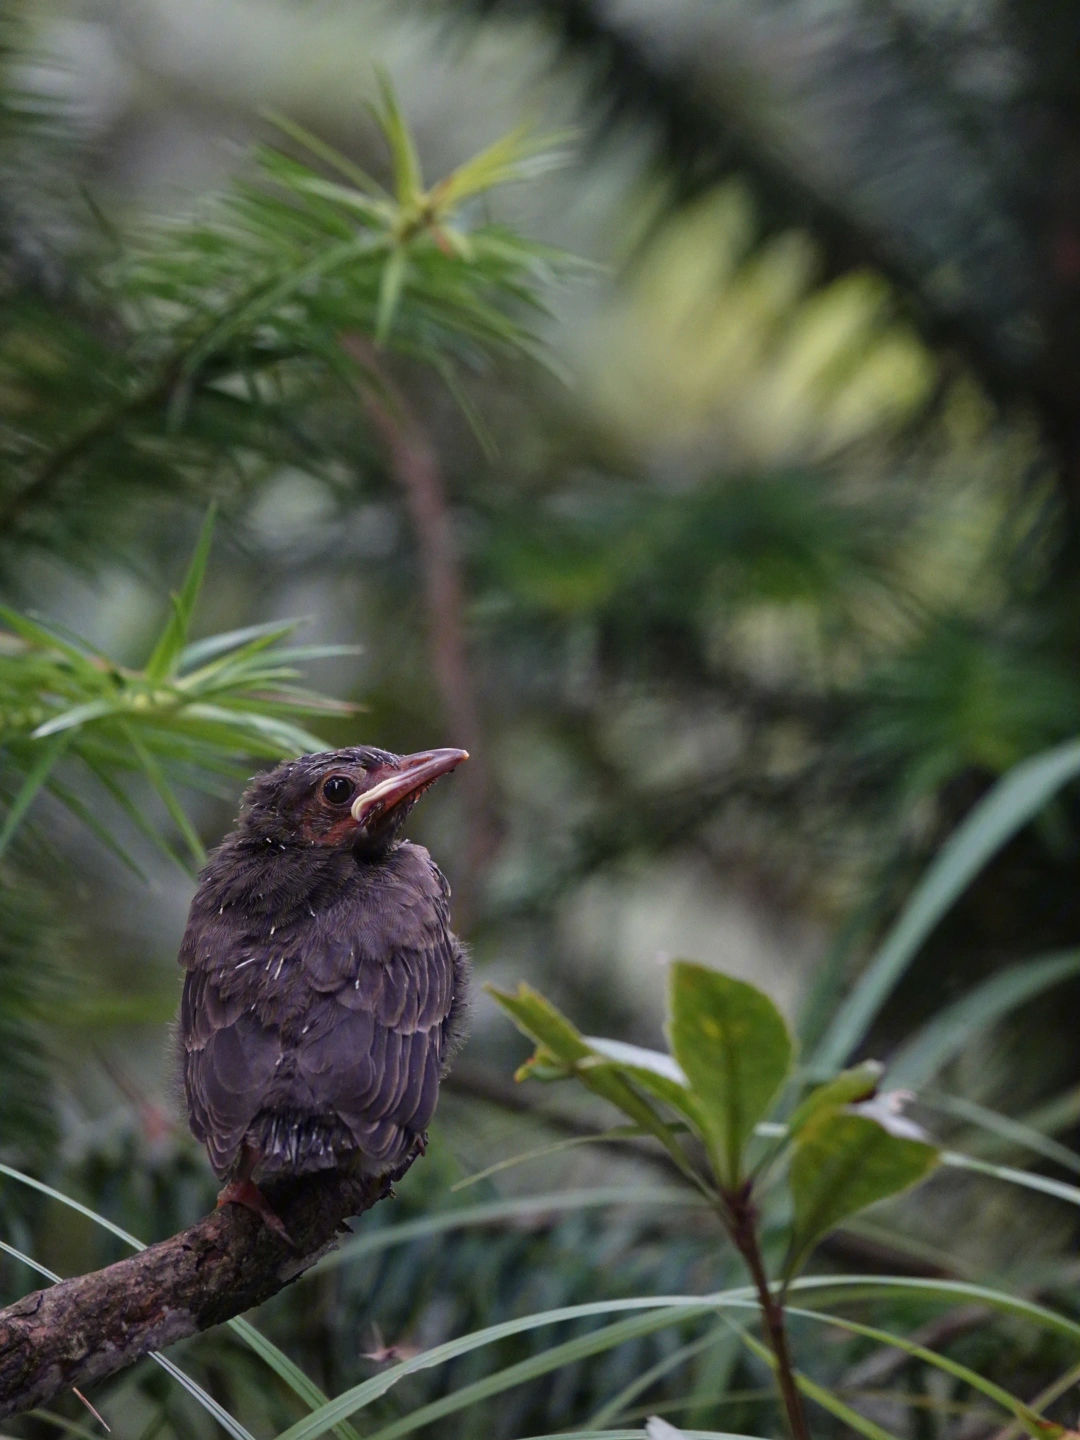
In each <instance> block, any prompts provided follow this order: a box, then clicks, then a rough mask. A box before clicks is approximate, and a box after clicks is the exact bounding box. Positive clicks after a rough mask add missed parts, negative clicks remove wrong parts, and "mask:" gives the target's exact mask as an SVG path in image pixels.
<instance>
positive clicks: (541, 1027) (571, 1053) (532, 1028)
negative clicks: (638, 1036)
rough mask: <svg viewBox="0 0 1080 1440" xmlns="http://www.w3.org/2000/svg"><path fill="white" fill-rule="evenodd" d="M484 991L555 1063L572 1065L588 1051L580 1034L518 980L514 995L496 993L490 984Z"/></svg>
mask: <svg viewBox="0 0 1080 1440" xmlns="http://www.w3.org/2000/svg"><path fill="white" fill-rule="evenodd" d="M484 989H485V990H486V991H487V992H488V994H489V995H490V996H491V997H492V999H493V1000H494V1001H495V1003H496V1004H497V1005H501V1006H502V1008H503V1009H504V1010H505V1011H506V1013H507V1014H508V1015H509V1016H510V1018H511V1019H512V1020H513V1022H514V1024H515V1025H516V1026H517V1027H518V1029H519V1030H522V1031H524V1033H525V1034H526V1035H527V1036H528V1037H529V1039H530V1040H535V1042H536V1043H537V1045H542V1046H543V1048H544V1049H545V1050H548V1051H550V1052H551V1054H552V1055H553V1056H554V1057H555V1059H556V1060H562V1061H563V1062H564V1063H565V1064H567V1065H573V1064H575V1063H576V1062H577V1061H578V1060H584V1059H586V1058H587V1057H588V1056H589V1055H590V1054H591V1053H592V1052H591V1051H590V1049H589V1046H588V1044H587V1042H586V1041H585V1039H584V1038H583V1036H582V1035H581V1034H580V1032H579V1031H578V1030H577V1029H576V1028H575V1027H574V1026H573V1025H572V1024H571V1023H570V1021H569V1020H567V1018H566V1016H565V1015H562V1014H560V1012H559V1011H558V1010H556V1009H555V1006H554V1005H552V1003H551V1001H550V1000H545V998H544V997H543V995H541V994H540V992H539V991H538V990H534V989H533V988H532V986H531V985H526V984H525V982H524V980H522V981H521V982H520V983H519V985H518V988H517V991H516V993H514V994H511V993H510V992H509V991H508V990H499V989H497V988H496V987H495V986H494V985H485V986H484Z"/></svg>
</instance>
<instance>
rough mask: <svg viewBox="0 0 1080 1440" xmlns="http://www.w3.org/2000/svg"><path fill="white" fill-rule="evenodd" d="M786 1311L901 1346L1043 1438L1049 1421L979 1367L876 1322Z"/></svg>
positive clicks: (907, 1353) (801, 1311)
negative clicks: (971, 1368) (984, 1376)
mask: <svg viewBox="0 0 1080 1440" xmlns="http://www.w3.org/2000/svg"><path fill="white" fill-rule="evenodd" d="M787 1313H788V1314H789V1315H800V1316H802V1317H803V1318H804V1319H807V1320H817V1321H820V1322H823V1323H824V1324H826V1325H835V1326H837V1327H838V1328H839V1329H841V1330H847V1331H848V1332H849V1333H850V1334H852V1335H862V1336H864V1337H865V1338H866V1339H868V1340H877V1341H878V1342H879V1344H882V1345H887V1346H889V1347H890V1348H891V1349H894V1350H902V1351H903V1352H904V1354H905V1355H911V1356H912V1357H913V1358H914V1359H916V1360H922V1361H923V1362H924V1363H925V1364H927V1365H932V1366H934V1368H935V1369H937V1370H942V1371H944V1372H945V1374H946V1375H951V1376H952V1377H953V1379H954V1380H960V1381H962V1382H963V1383H964V1384H965V1385H970V1387H971V1388H972V1389H973V1390H977V1391H978V1392H979V1394H980V1395H985V1396H986V1398H987V1399H988V1400H992V1401H993V1402H994V1404H995V1405H1000V1406H1001V1408H1002V1409H1003V1410H1006V1411H1008V1413H1009V1414H1010V1415H1011V1416H1012V1417H1013V1419H1015V1420H1018V1421H1019V1422H1020V1424H1021V1425H1023V1427H1024V1429H1025V1430H1027V1431H1028V1433H1029V1434H1033V1435H1034V1436H1035V1437H1036V1440H1043V1435H1044V1433H1045V1424H1046V1422H1045V1421H1042V1420H1041V1417H1040V1416H1038V1415H1036V1414H1035V1412H1034V1411H1033V1410H1032V1409H1031V1408H1030V1407H1029V1406H1027V1405H1025V1404H1024V1402H1023V1401H1022V1400H1019V1399H1017V1397H1016V1396H1015V1395H1011V1394H1010V1393H1009V1391H1008V1390H1005V1389H1003V1388H1002V1387H1001V1386H1000V1385H995V1384H994V1382H993V1381H992V1380H986V1379H984V1378H983V1376H982V1375H979V1374H978V1373H977V1372H976V1371H974V1370H970V1369H968V1367H967V1366H966V1365H961V1364H960V1362H959V1361H957V1360H951V1359H949V1357H948V1356H947V1355H941V1354H939V1353H938V1352H937V1351H936V1350H928V1349H927V1348H926V1347H925V1346H924V1345H918V1344H916V1343H915V1342H914V1341H913V1340H906V1339H904V1338H903V1337H902V1336H900V1335H893V1334H892V1333H891V1332H890V1331H888V1330H879V1329H878V1328H877V1327H876V1326H874V1325H863V1324H860V1323H859V1322H858V1321H857V1320H846V1319H841V1318H839V1317H838V1316H835V1315H823V1314H822V1313H821V1312H820V1311H819V1310H801V1309H799V1308H798V1307H793V1308H789V1309H788V1312H787ZM1040 1426H1041V1427H1042V1429H1040Z"/></svg>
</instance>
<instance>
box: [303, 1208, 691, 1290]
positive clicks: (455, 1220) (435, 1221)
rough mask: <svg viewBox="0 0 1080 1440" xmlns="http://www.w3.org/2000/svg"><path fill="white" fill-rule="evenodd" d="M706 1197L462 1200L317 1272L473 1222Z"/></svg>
mask: <svg viewBox="0 0 1080 1440" xmlns="http://www.w3.org/2000/svg"><path fill="white" fill-rule="evenodd" d="M703 1204H704V1202H703V1201H702V1199H701V1197H700V1196H699V1195H696V1194H694V1192H693V1191H691V1190H675V1189H670V1190H660V1189H645V1188H644V1187H627V1186H610V1187H608V1186H598V1187H597V1188H596V1189H595V1190H564V1191H560V1192H556V1193H554V1194H549V1195H528V1196H523V1197H521V1198H519V1199H515V1200H491V1201H488V1202H487V1203H485V1204H482V1205H463V1206H461V1208H460V1209H457V1210H446V1211H444V1212H443V1213H442V1214H438V1215H425V1216H423V1217H422V1218H421V1219H418V1220H406V1221H405V1222H404V1224H401V1225H388V1226H386V1227H384V1228H383V1229H381V1230H372V1231H370V1232H369V1233H368V1234H366V1235H357V1236H356V1238H355V1239H353V1240H349V1241H347V1242H346V1243H345V1244H344V1245H343V1246H342V1247H341V1249H340V1250H335V1251H334V1252H333V1253H332V1254H330V1255H326V1256H324V1258H323V1259H322V1260H320V1261H319V1263H318V1265H317V1266H315V1267H314V1268H313V1271H312V1273H316V1272H318V1271H322V1270H329V1269H334V1268H335V1267H336V1266H338V1265H348V1264H351V1263H352V1262H353V1261H354V1260H360V1259H362V1258H364V1257H366V1256H368V1255H374V1254H377V1253H378V1252H379V1251H380V1250H388V1249H390V1248H391V1247H392V1246H394V1245H404V1244H406V1243H407V1242H408V1241H410V1240H418V1239H421V1238H422V1237H425V1236H428V1235H443V1234H446V1233H447V1232H448V1231H450V1230H464V1229H467V1228H468V1227H469V1226H470V1225H478V1226H479V1225H496V1224H498V1223H499V1222H500V1221H503V1220H518V1219H521V1218H523V1217H524V1216H528V1215H547V1214H553V1215H554V1214H559V1213H562V1212H564V1211H571V1210H585V1209H590V1208H592V1207H593V1206H601V1205H656V1206H659V1207H661V1208H663V1209H670V1208H671V1207H672V1206H689V1207H691V1208H694V1209H700V1208H701V1207H702V1205H703Z"/></svg>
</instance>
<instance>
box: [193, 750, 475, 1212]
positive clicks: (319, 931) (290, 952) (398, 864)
mask: <svg viewBox="0 0 1080 1440" xmlns="http://www.w3.org/2000/svg"><path fill="white" fill-rule="evenodd" d="M467 759H468V755H467V754H466V752H465V751H464V750H431V751H425V752H424V753H422V754H417V755H392V754H390V753H388V752H387V751H385V750H374V749H371V748H368V747H366V746H356V747H354V748H351V749H347V750H333V751H327V752H325V753H323V754H318V755H305V756H303V757H302V758H301V759H299V760H292V761H289V762H288V763H286V764H284V765H279V766H278V767H277V768H276V769H275V770H271V771H269V772H267V773H266V774H263V775H259V776H257V777H256V778H255V779H254V780H253V781H252V783H251V784H250V785H249V787H248V789H247V791H246V792H245V794H244V797H243V801H242V803H241V810H240V818H239V822H238V827H237V829H236V830H235V831H234V832H233V834H231V835H229V836H227V837H226V839H225V840H224V841H223V842H222V844H221V845H220V846H219V847H218V849H217V850H216V851H215V852H214V854H213V855H212V857H211V859H210V861H209V863H208V864H207V866H206V868H205V870H204V871H203V873H202V875H201V877H200V883H199V888H198V890H197V892H196V894H195V898H194V899H193V900H192V902H191V910H190V913H189V915H188V923H187V929H186V931H185V932H184V938H183V941H182V943H181V946H180V956H179V959H180V964H181V965H182V966H183V967H184V970H185V971H186V975H185V979H184V994H183V999H182V1001H181V1007H180V1020H179V1027H178V1030H179V1034H178V1040H179V1048H180V1060H181V1068H182V1074H183V1084H184V1093H185V1096H186V1099H187V1110H188V1119H189V1122H190V1124H191V1129H192V1131H193V1132H194V1134H195V1136H196V1138H197V1139H198V1140H200V1141H202V1142H203V1143H204V1144H205V1145H206V1148H207V1151H208V1153H209V1156H210V1163H211V1165H212V1166H213V1168H214V1170H215V1172H216V1174H217V1175H218V1177H219V1178H221V1179H223V1180H227V1182H228V1183H227V1184H226V1186H225V1188H224V1189H223V1190H222V1192H221V1194H220V1196H219V1197H218V1204H219V1205H221V1204H226V1203H228V1202H230V1201H233V1202H237V1203H239V1204H243V1205H247V1206H249V1207H250V1208H252V1209H254V1210H256V1211H258V1212H259V1213H260V1214H261V1215H262V1216H263V1218H264V1219H265V1220H266V1222H267V1224H268V1225H269V1226H270V1227H271V1228H272V1229H274V1230H276V1231H277V1232H278V1233H279V1234H281V1235H282V1236H283V1237H284V1238H286V1239H287V1238H288V1237H287V1236H286V1235H285V1234H284V1228H283V1226H282V1225H281V1222H280V1220H278V1218H277V1216H276V1215H275V1214H274V1212H273V1211H272V1210H271V1208H270V1206H269V1204H268V1203H267V1201H266V1199H265V1197H264V1196H263V1195H262V1192H261V1191H260V1190H259V1189H258V1187H257V1185H256V1183H255V1182H256V1181H257V1180H260V1179H262V1178H264V1177H268V1176H273V1175H300V1174H306V1173H308V1172H311V1171H317V1170H331V1169H343V1170H352V1171H357V1170H358V1171H359V1172H360V1173H362V1174H364V1175H375V1176H380V1175H388V1176H390V1177H395V1176H397V1175H399V1174H401V1173H403V1171H404V1170H405V1169H407V1168H408V1166H409V1165H410V1164H411V1163H412V1161H413V1159H414V1158H415V1157H416V1155H418V1154H422V1153H423V1151H424V1147H425V1144H426V1134H425V1131H426V1128H427V1125H428V1122H429V1121H430V1120H431V1117H432V1114H433V1113H434V1110H435V1102H436V1100H437V1099H438V1094H439V1081H440V1079H441V1078H442V1076H443V1075H444V1074H445V1073H446V1069H447V1066H448V1064H449V1061H450V1058H451V1057H452V1055H453V1054H454V1051H455V1050H456V1049H457V1047H458V1045H459V1044H460V1043H461V1039H462V1035H463V1028H464V1021H465V1014H466V1002H467V990H468V964H467V961H466V958H465V952H464V949H463V947H462V945H461V943H460V941H459V940H458V939H457V937H456V936H455V935H454V934H453V933H452V932H451V930H450V924H449V899H450V890H449V886H448V885H447V883H446V881H445V879H444V878H443V876H442V873H441V872H440V870H439V869H438V867H437V866H436V864H435V862H434V861H433V860H432V858H431V856H430V855H429V854H428V852H427V851H426V850H425V849H424V848H423V847H422V846H420V845H414V844H412V843H411V842H410V841H408V840H403V839H401V838H400V837H401V829H402V826H403V824H404V822H405V819H406V817H407V815H408V814H409V811H410V810H411V809H412V807H413V805H414V804H415V803H416V801H417V800H418V799H419V798H420V796H421V795H422V794H423V792H424V791H425V790H426V789H427V788H428V787H429V786H430V785H432V784H433V783H434V782H435V781H436V780H437V779H438V778H439V776H441V775H445V774H447V773H448V772H449V771H451V770H453V769H454V768H455V767H456V766H457V765H459V764H460V763H461V762H462V761H463V760H467Z"/></svg>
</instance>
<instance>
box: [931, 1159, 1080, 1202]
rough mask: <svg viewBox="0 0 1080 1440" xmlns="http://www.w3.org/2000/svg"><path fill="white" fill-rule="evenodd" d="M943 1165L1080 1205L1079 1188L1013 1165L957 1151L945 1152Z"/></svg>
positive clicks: (942, 1160)
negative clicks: (1015, 1167)
mask: <svg viewBox="0 0 1080 1440" xmlns="http://www.w3.org/2000/svg"><path fill="white" fill-rule="evenodd" d="M941 1163H942V1165H951V1166H952V1168H953V1169H954V1170H973V1171H974V1172H975V1173H976V1174H977V1175H989V1176H990V1178H991V1179H993V1180H1004V1181H1005V1183H1006V1184H1007V1185H1019V1186H1020V1187H1021V1188H1022V1189H1024V1190H1038V1191H1039V1192H1040V1193H1041V1194H1043V1195H1053V1196H1054V1198H1055V1199H1057V1200H1064V1201H1066V1202H1067V1203H1068V1204H1069V1205H1080V1189H1078V1188H1077V1186H1075V1185H1066V1183H1065V1182H1064V1180H1051V1179H1050V1177H1049V1176H1048V1175H1032V1174H1030V1173H1029V1172H1028V1171H1027V1170H1014V1169H1013V1167H1012V1166H1011V1165H992V1164H991V1163H990V1161H989V1160H976V1159H974V1158H973V1157H972V1156H971V1155H959V1154H957V1152H956V1151H955V1150H943V1151H942V1152H941Z"/></svg>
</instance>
